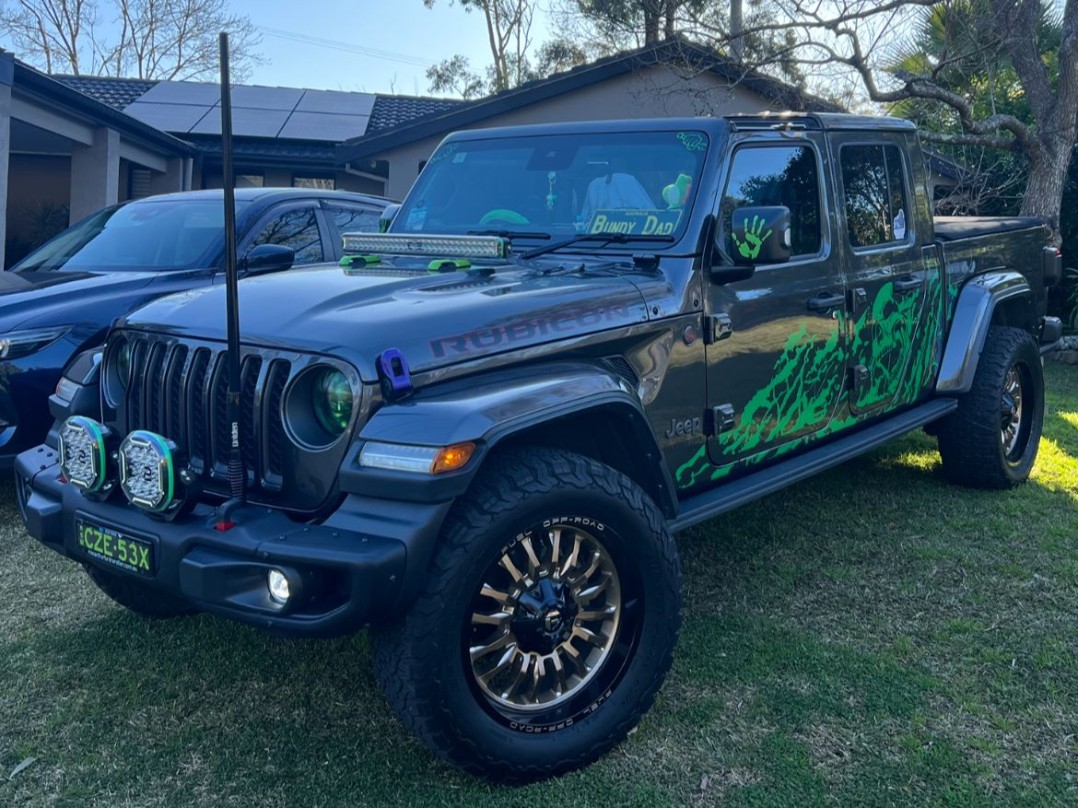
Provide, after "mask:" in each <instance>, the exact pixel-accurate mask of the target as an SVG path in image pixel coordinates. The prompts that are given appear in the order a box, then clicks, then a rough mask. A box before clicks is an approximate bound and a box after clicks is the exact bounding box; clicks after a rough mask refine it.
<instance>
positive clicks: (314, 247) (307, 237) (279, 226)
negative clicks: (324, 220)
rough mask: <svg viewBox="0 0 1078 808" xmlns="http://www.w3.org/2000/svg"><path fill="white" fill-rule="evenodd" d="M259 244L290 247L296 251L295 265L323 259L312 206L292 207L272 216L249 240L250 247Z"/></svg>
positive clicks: (313, 262)
mask: <svg viewBox="0 0 1078 808" xmlns="http://www.w3.org/2000/svg"><path fill="white" fill-rule="evenodd" d="M259 244H281V245H284V246H285V247H291V248H292V249H293V250H295V251H296V266H299V265H301V264H317V263H318V262H319V261H324V260H325V255H324V254H323V252H322V236H321V234H320V233H319V232H318V219H317V217H316V216H315V215H314V208H294V209H292V210H288V211H285V212H284V213H281V214H279V215H277V216H274V217H273V218H272V219H270V221H269V222H267V223H266V225H265V226H263V228H262V230H261V231H260V232H259V234H258V235H257V236H255V237H254V239H253V240H252V241H251V246H252V247H256V246H258V245H259Z"/></svg>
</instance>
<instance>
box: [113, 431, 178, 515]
mask: <svg viewBox="0 0 1078 808" xmlns="http://www.w3.org/2000/svg"><path fill="white" fill-rule="evenodd" d="M175 453H176V446H175V444H173V443H172V442H171V441H168V440H166V439H165V438H163V437H161V436H160V435H155V434H154V433H153V432H147V431H145V430H142V429H137V430H135V431H134V432H132V433H131V434H130V435H128V436H127V437H126V438H124V440H123V443H121V444H120V488H121V489H123V492H124V496H126V497H127V499H128V500H129V501H130V502H131V504H132V505H135V506H137V507H139V508H142V509H144V510H147V511H151V512H153V513H163V512H164V511H167V510H168V509H169V508H170V507H171V506H172V504H173V501H174V500H175V497H176V471H175V469H176V458H175Z"/></svg>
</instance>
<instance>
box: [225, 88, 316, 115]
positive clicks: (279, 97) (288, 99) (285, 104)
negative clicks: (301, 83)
mask: <svg viewBox="0 0 1078 808" xmlns="http://www.w3.org/2000/svg"><path fill="white" fill-rule="evenodd" d="M302 97H303V90H300V89H295V88H291V87H247V86H238V87H233V88H232V106H234V107H247V108H250V109H277V110H287V111H289V112H291V111H292V110H293V109H295V108H296V104H298V103H299V100H300V99H301V98H302Z"/></svg>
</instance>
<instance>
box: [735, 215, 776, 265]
mask: <svg viewBox="0 0 1078 808" xmlns="http://www.w3.org/2000/svg"><path fill="white" fill-rule="evenodd" d="M730 237H731V240H732V241H733V244H732V245H731V253H732V257H733V259H734V263H735V264H742V265H745V264H750V265H752V266H756V265H757V264H781V263H784V262H786V261H789V260H790V209H789V208H787V207H784V206H782V205H776V206H774V207H758V208H737V209H736V210H735V211H734V212H733V215H732V216H731V217H730Z"/></svg>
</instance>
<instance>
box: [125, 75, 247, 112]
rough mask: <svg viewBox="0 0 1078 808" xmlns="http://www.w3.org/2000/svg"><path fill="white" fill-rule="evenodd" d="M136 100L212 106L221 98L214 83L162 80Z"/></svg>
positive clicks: (219, 91) (218, 89)
mask: <svg viewBox="0 0 1078 808" xmlns="http://www.w3.org/2000/svg"><path fill="white" fill-rule="evenodd" d="M236 89H239V88H238V87H237V88H236ZM233 92H235V90H234V91H233ZM138 100H139V101H144V102H147V103H153V104H191V105H196V106H197V105H202V106H207V107H212V106H213V105H214V104H216V103H217V102H218V101H220V100H221V90H220V88H219V87H218V86H217V85H216V84H204V83H202V82H199V81H162V82H160V83H158V84H156V85H154V87H153V88H151V89H150V90H149V91H147V92H146V94H145V95H143V96H142V97H141V98H139V99H138Z"/></svg>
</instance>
